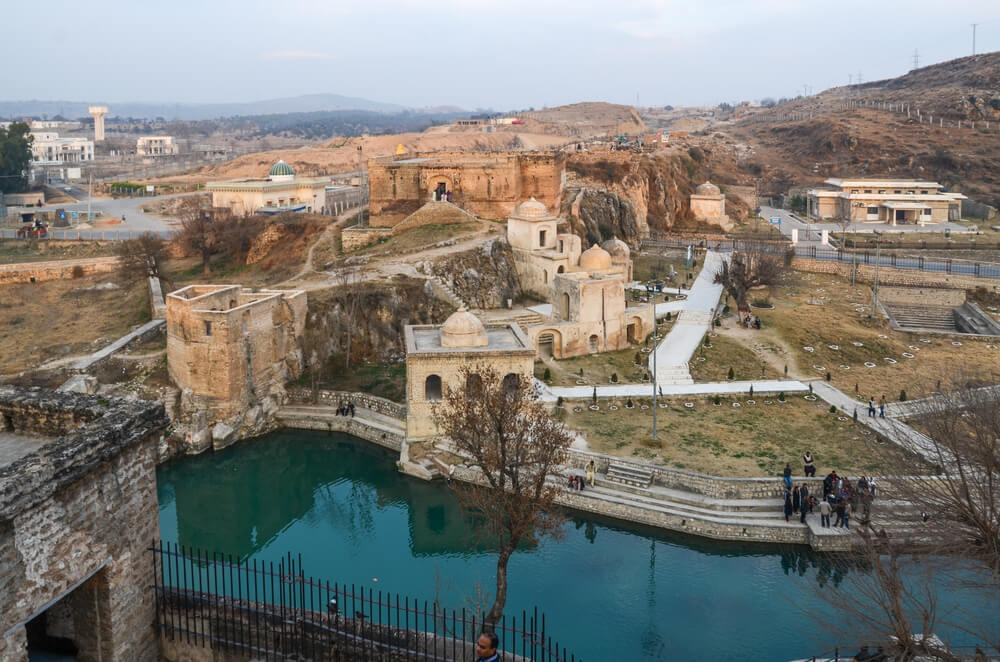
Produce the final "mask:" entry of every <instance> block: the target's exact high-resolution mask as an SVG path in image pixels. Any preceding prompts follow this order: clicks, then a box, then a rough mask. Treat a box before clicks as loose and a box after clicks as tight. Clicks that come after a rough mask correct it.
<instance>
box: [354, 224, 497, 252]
mask: <svg viewBox="0 0 1000 662" xmlns="http://www.w3.org/2000/svg"><path fill="white" fill-rule="evenodd" d="M480 227H481V226H480V224H478V223H475V222H473V221H468V222H465V223H445V224H441V225H438V224H435V225H422V226H420V227H416V228H412V229H410V230H405V231H403V232H401V233H399V234H396V235H392V236H391V237H389V238H388V239H386V240H385V241H381V242H378V243H376V244H372V245H370V246H365V247H364V248H359V249H358V250H356V251H352V252H351V254H352V255H363V254H366V253H384V252H386V251H389V252H391V253H397V252H399V251H410V250H414V249H417V248H426V247H429V246H433V245H434V244H436V243H438V242H441V241H447V240H448V239H452V238H455V237H461V236H464V235H471V234H473V233H475V232H476V231H477V230H479V229H480Z"/></svg>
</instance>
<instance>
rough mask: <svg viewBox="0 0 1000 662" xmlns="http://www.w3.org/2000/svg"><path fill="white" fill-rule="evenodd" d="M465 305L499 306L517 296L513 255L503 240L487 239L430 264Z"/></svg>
mask: <svg viewBox="0 0 1000 662" xmlns="http://www.w3.org/2000/svg"><path fill="white" fill-rule="evenodd" d="M430 269H431V272H432V273H433V275H434V276H435V277H437V278H438V279H440V280H441V281H443V282H444V283H445V284H447V286H448V288H449V289H450V290H451V291H452V292H454V293H455V295H456V296H458V298H460V299H461V300H462V301H463V302H464V303H465V304H466V305H467V306H470V307H472V308H483V309H486V308H502V307H505V306H506V305H507V300H508V299H511V300H516V299H518V298H520V296H521V283H520V281H519V280H518V278H517V270H516V269H515V268H514V256H513V254H512V253H511V250H510V246H509V245H507V243H506V242H504V241H499V240H492V241H488V242H486V243H485V244H483V245H482V246H480V247H479V248H476V249H473V250H470V251H465V252H464V253H458V254H457V255H452V256H450V257H448V258H445V259H442V260H439V261H438V262H436V263H434V264H433V265H432V266H431V267H430Z"/></svg>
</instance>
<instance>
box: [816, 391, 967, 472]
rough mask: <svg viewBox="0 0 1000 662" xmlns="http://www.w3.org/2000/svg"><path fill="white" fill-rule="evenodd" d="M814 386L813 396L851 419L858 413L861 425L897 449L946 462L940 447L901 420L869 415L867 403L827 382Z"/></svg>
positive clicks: (932, 460) (926, 458)
mask: <svg viewBox="0 0 1000 662" xmlns="http://www.w3.org/2000/svg"><path fill="white" fill-rule="evenodd" d="M812 387H813V393H815V394H816V395H817V396H819V397H820V398H822V399H823V400H825V401H826V402H828V403H829V404H831V405H834V406H835V407H837V409H839V410H841V411H843V412H844V413H845V414H846V415H847V416H854V412H855V411H856V412H857V413H858V422H859V423H862V424H864V425H867V426H868V427H870V428H871V429H873V430H875V431H876V432H878V433H879V434H881V435H882V436H884V437H885V438H886V439H888V440H889V441H891V442H893V443H894V444H896V445H897V446H900V447H901V448H905V449H906V450H909V451H911V452H913V453H916V454H917V455H919V456H921V457H923V458H924V459H925V460H927V461H928V462H930V463H932V464H940V463H941V462H942V457H941V455H940V453H939V449H938V446H937V445H936V444H935V443H934V441H933V440H932V439H931V438H930V437H928V436H927V435H925V434H923V433H922V432H918V431H917V430H914V429H913V428H911V427H910V426H909V425H907V424H905V423H903V422H902V421H900V420H897V419H893V418H879V417H878V416H869V415H868V403H867V402H860V401H858V400H855V399H854V398H852V397H851V396H849V395H847V394H846V393H844V392H843V391H841V390H839V389H837V388H836V387H834V386H832V385H830V384H829V383H827V382H824V381H815V382H812ZM944 459H945V460H947V459H948V458H944Z"/></svg>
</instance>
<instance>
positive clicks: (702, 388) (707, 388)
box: [535, 379, 809, 402]
mask: <svg viewBox="0 0 1000 662" xmlns="http://www.w3.org/2000/svg"><path fill="white" fill-rule="evenodd" d="M751 386H753V392H754V396H756V395H758V394H760V395H764V394H766V393H775V394H777V393H780V392H782V391H784V392H785V393H800V392H802V391H808V390H809V387H808V386H806V385H805V384H803V383H802V382H800V381H796V380H794V379H775V380H765V379H762V380H759V381H745V382H703V383H701V384H660V385H659V386H658V389H659V395H662V396H663V397H665V398H671V397H679V396H685V395H716V394H718V395H734V394H743V393H749V392H750V387H751ZM535 387H536V388H537V389H538V391H539V399H540V400H541V401H542V402H555V400H556V398H560V397H562V398H566V399H585V398H590V397H593V395H594V387H593V386H547V385H545V384H544V383H542V382H540V381H538V380H537V379H536V380H535ZM597 397H599V398H627V397H632V398H651V397H653V385H652V384H617V385H614V386H612V385H608V386H598V387H597Z"/></svg>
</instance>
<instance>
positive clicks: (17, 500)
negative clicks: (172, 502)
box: [0, 388, 169, 662]
mask: <svg viewBox="0 0 1000 662" xmlns="http://www.w3.org/2000/svg"><path fill="white" fill-rule="evenodd" d="M0 404H2V407H3V409H4V411H5V412H6V413H5V421H10V422H14V421H21V423H19V426H20V429H22V430H25V429H32V430H36V431H47V432H50V433H57V434H60V436H57V437H54V438H53V441H52V442H50V443H48V444H45V445H44V446H42V447H41V448H40V449H39V450H37V451H35V452H33V453H30V454H28V455H25V456H23V457H21V458H20V459H17V460H15V461H14V462H13V463H11V464H8V465H6V466H3V467H0V568H2V569H3V571H2V574H0V632H2V633H8V634H7V635H6V636H4V637H3V638H0V659H2V660H5V661H11V662H24V661H26V660H27V659H28V658H27V651H26V648H25V647H26V642H27V638H26V633H25V629H24V624H25V623H26V622H27V621H28V620H31V619H32V618H34V617H35V616H36V615H38V614H39V613H41V612H42V611H44V610H45V609H47V608H48V607H49V606H50V605H51V604H52V603H54V602H55V601H57V600H58V601H61V602H60V606H61V611H60V614H61V618H60V619H58V620H59V628H60V631H61V632H62V633H66V632H67V631H68V630H70V624H69V623H68V622H67V620H69V621H72V626H71V627H72V632H73V633H75V636H73V640H74V643H75V644H76V645H77V647H78V648H79V650H80V655H79V659H81V660H98V659H100V660H104V661H105V662H146V661H148V662H153V661H154V660H156V659H157V644H156V636H155V632H154V630H153V628H152V622H153V615H154V607H153V596H152V593H151V592H150V590H149V581H150V578H151V577H152V572H153V568H152V557H151V556H150V554H149V553H148V552H146V546H147V545H149V544H150V543H151V542H152V541H153V540H154V539H156V538H157V537H158V536H159V520H158V508H157V497H156V473H155V472H156V445H157V439H158V438H159V435H160V432H161V431H162V430H163V429H164V428H165V427H166V426H167V424H168V422H169V421H168V420H167V418H166V416H165V415H164V412H163V407H162V405H159V404H155V403H149V402H141V401H126V400H118V399H116V400H111V401H107V400H102V399H99V398H97V397H95V396H85V395H78V394H69V393H58V394H56V393H51V392H45V391H38V390H27V389H13V388H5V389H2V390H0ZM30 416H34V417H35V418H36V419H37V420H36V422H35V423H33V424H30V425H29V424H27V423H25V422H24V421H26V419H27V418H29V417H30ZM81 421H82V422H86V423H87V424H86V425H84V426H82V427H76V424H77V423H79V422H81ZM67 607H68V611H67ZM67 614H68V616H67Z"/></svg>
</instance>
